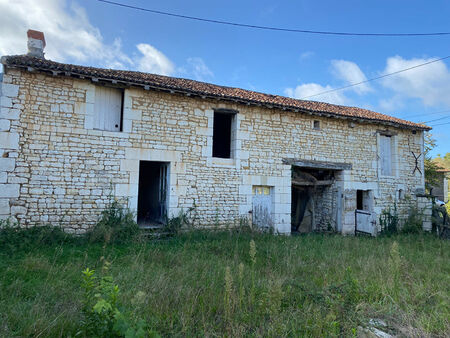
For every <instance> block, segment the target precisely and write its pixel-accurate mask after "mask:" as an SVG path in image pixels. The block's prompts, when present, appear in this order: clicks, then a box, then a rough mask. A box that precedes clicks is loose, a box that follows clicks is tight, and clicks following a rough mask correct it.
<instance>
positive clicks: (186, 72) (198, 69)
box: [177, 56, 214, 81]
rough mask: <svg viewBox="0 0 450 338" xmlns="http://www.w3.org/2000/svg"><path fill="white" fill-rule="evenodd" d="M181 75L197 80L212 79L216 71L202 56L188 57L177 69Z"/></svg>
mask: <svg viewBox="0 0 450 338" xmlns="http://www.w3.org/2000/svg"><path fill="white" fill-rule="evenodd" d="M177 72H178V74H179V75H180V76H184V77H189V78H193V79H195V80H197V81H211V80H212V79H213V78H214V73H213V72H212V71H211V70H210V69H209V68H208V66H207V65H206V63H205V61H203V59H202V58H200V57H197V56H195V57H190V58H187V60H186V63H185V64H184V65H183V66H182V67H179V68H178V69H177Z"/></svg>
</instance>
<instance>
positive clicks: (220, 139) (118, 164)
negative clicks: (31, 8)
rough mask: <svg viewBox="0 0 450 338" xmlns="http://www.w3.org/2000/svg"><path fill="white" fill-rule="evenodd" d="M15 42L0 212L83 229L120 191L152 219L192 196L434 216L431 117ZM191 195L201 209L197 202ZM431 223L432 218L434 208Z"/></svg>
mask: <svg viewBox="0 0 450 338" xmlns="http://www.w3.org/2000/svg"><path fill="white" fill-rule="evenodd" d="M28 38H29V41H28V49H29V52H28V54H27V55H16V56H3V57H2V58H1V63H2V64H3V69H4V74H3V78H2V81H1V90H0V91H1V99H0V106H1V111H0V154H1V156H0V215H1V218H3V219H5V218H11V219H12V220H13V221H17V222H18V223H19V225H20V226H31V225H39V224H47V223H50V224H56V225H62V226H63V227H65V228H66V229H68V230H70V231H74V232H77V233H81V232H83V231H85V230H86V229H87V228H89V227H91V226H92V225H94V224H95V223H96V222H97V221H98V219H99V217H100V215H101V212H102V211H103V210H104V209H105V208H106V207H107V206H108V204H109V203H110V201H111V198H112V197H114V198H117V199H118V200H119V201H122V202H123V203H127V204H128V207H129V208H131V210H133V211H135V212H136V218H137V221H138V223H139V224H140V225H142V226H151V225H155V224H161V223H163V222H164V220H165V219H167V217H173V216H176V215H178V214H179V213H180V212H182V211H187V210H191V213H195V219H196V222H197V224H198V225H201V226H205V227H208V226H211V227H213V226H223V225H239V224H242V222H249V223H250V224H252V226H254V227H261V228H272V229H273V230H274V231H275V232H277V233H282V234H289V233H291V232H292V231H299V232H310V231H318V230H335V231H338V232H341V233H344V234H354V233H355V232H358V231H360V232H365V233H370V234H373V235H375V234H376V233H377V232H378V231H380V222H379V217H380V215H381V214H382V212H383V210H387V209H389V208H390V209H391V210H393V209H394V205H395V208H396V209H397V212H398V213H399V214H400V215H401V216H405V215H407V212H408V210H409V208H410V207H411V205H414V206H419V207H420V208H422V209H426V210H425V214H426V215H427V216H428V215H430V214H431V210H430V209H429V208H430V207H431V205H430V204H429V203H428V202H427V199H426V198H425V197H424V196H423V193H424V165H423V158H424V156H423V151H424V145H423V142H424V131H426V130H428V129H430V128H429V127H427V126H425V125H422V124H416V123H413V122H409V121H405V120H401V119H398V118H394V117H391V116H387V115H383V114H379V113H376V112H373V111H369V110H366V109H361V108H356V107H345V106H338V105H333V104H328V103H321V102H314V101H304V100H296V99H292V98H287V97H282V96H277V95H269V94H263V93H258V92H253V91H249V90H244V89H239V88H230V87H223V86H218V85H214V84H210V83H203V82H198V81H193V80H187V79H181V78H174V77H167V76H160V75H155V74H146V73H140V72H134V71H123V70H110V69H99V68H92V67H85V66H76V65H71V64H63V63H58V62H54V61H50V60H46V59H45V58H44V53H43V49H44V46H45V39H44V35H43V33H41V32H37V31H31V30H30V31H28ZM191 208H192V209H191ZM424 228H426V229H430V228H431V223H430V221H429V219H428V220H426V221H425V222H424Z"/></svg>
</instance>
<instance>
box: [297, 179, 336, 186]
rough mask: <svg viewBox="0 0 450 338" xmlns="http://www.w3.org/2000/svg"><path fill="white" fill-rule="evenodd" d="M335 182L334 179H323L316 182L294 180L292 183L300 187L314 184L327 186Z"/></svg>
mask: <svg viewBox="0 0 450 338" xmlns="http://www.w3.org/2000/svg"><path fill="white" fill-rule="evenodd" d="M333 183H334V180H323V181H316V182H308V181H299V180H292V185H294V186H298V187H313V186H317V185H321V186H325V185H332V184H333Z"/></svg>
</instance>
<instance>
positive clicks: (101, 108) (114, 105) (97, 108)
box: [94, 86, 123, 131]
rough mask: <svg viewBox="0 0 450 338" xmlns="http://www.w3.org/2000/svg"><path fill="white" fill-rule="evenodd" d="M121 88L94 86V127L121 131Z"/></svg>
mask: <svg viewBox="0 0 450 338" xmlns="http://www.w3.org/2000/svg"><path fill="white" fill-rule="evenodd" d="M122 110H123V90H122V89H118V88H110V87H102V86H96V87H95V104H94V129H99V130H108V131H121V130H122Z"/></svg>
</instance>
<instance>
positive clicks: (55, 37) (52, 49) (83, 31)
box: [0, 0, 174, 75]
mask: <svg viewBox="0 0 450 338" xmlns="http://www.w3.org/2000/svg"><path fill="white" fill-rule="evenodd" d="M29 28H31V29H35V30H40V31H43V32H44V34H45V40H46V43H47V45H46V48H45V55H46V58H48V59H51V60H55V61H60V62H76V63H81V64H89V65H98V66H100V67H107V68H116V69H117V68H120V69H136V68H138V69H139V70H142V71H148V72H154V73H159V74H165V75H169V74H171V73H173V71H174V66H173V64H172V62H171V61H170V60H169V59H168V58H167V57H166V56H165V55H164V54H163V53H162V52H160V51H158V50H157V49H156V48H155V47H153V46H151V45H149V44H139V45H137V46H136V47H137V48H138V51H139V52H140V53H141V55H139V56H134V57H130V56H128V55H127V54H126V53H125V52H124V51H123V50H122V44H121V41H120V39H118V38H116V39H114V41H113V42H111V43H106V42H105V41H104V39H103V36H102V34H101V33H100V30H99V29H98V28H97V27H94V26H93V25H92V24H91V23H90V21H89V18H88V16H87V14H86V11H85V10H84V8H82V7H80V6H79V5H77V4H76V3H74V2H70V6H68V3H67V2H66V1H65V0H39V1H36V0H15V1H9V0H0V32H2V33H1V35H0V55H7V54H25V53H26V51H27V47H26V41H27V38H26V31H27V30H28V29H29Z"/></svg>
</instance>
